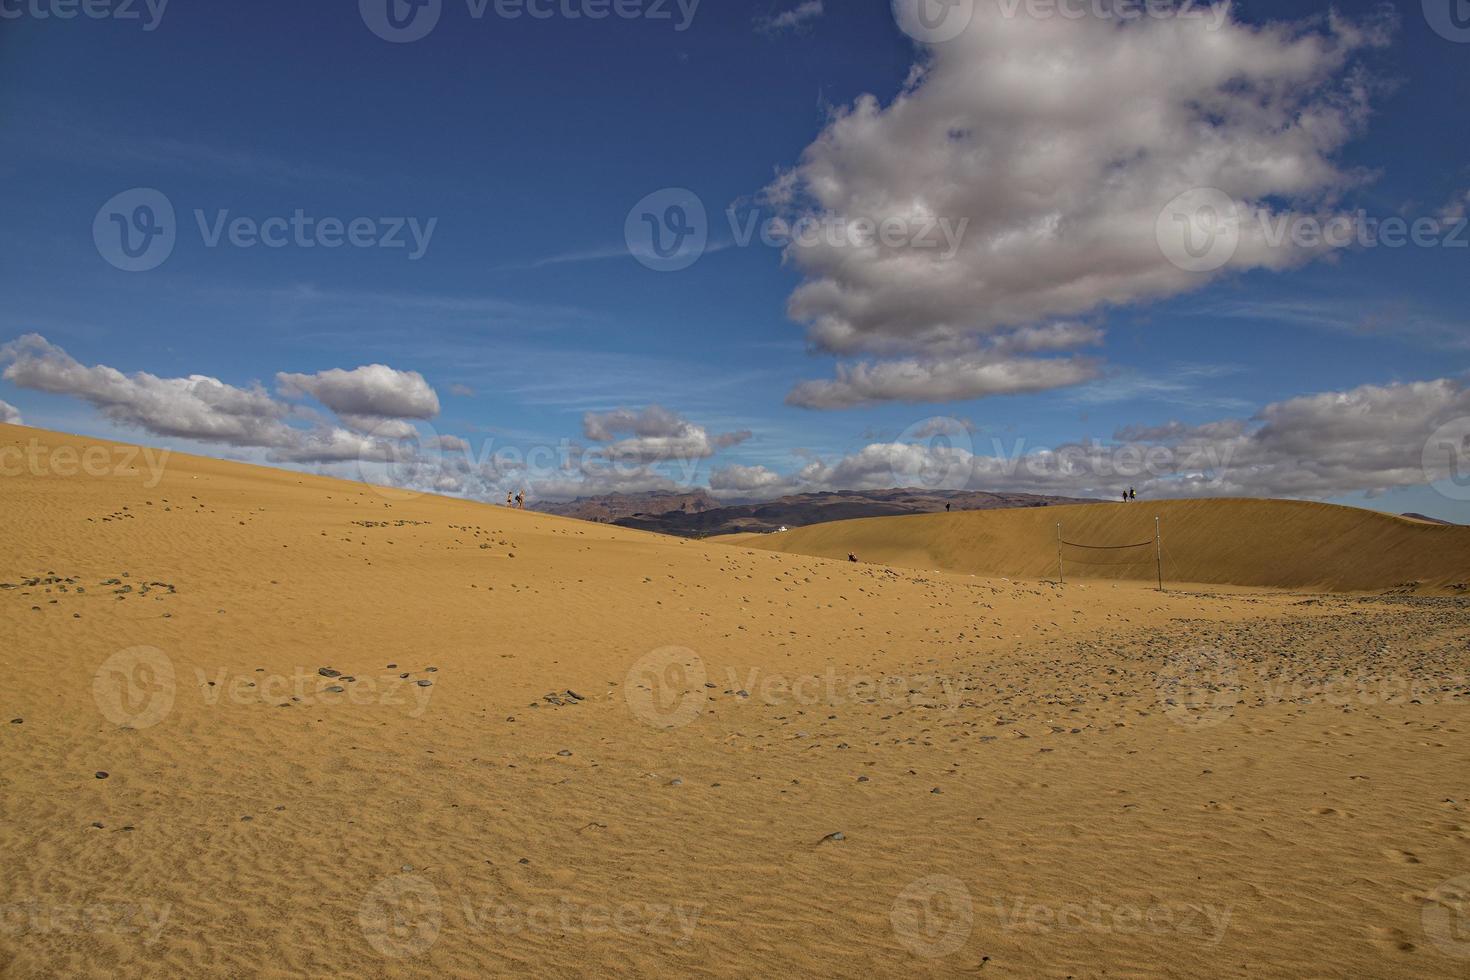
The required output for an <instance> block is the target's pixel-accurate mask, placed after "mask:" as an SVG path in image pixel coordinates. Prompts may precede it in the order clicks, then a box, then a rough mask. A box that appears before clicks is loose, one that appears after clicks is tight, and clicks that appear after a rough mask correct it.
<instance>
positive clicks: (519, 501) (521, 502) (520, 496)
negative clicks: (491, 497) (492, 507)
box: [505, 490, 526, 510]
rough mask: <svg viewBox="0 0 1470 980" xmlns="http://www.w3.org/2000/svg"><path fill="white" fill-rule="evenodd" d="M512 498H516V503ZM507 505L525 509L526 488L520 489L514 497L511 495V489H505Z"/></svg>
mask: <svg viewBox="0 0 1470 980" xmlns="http://www.w3.org/2000/svg"><path fill="white" fill-rule="evenodd" d="M512 499H514V503H512ZM505 506H507V507H513V508H515V509H516V510H525V509H526V491H524V490H522V491H520V492H519V493H517V494H516V495H515V497H514V498H512V497H511V493H510V491H509V490H507V491H505Z"/></svg>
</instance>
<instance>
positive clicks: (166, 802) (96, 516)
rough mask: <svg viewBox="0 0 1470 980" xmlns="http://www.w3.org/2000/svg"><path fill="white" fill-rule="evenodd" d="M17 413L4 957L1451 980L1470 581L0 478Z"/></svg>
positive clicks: (94, 971)
mask: <svg viewBox="0 0 1470 980" xmlns="http://www.w3.org/2000/svg"><path fill="white" fill-rule="evenodd" d="M31 439H37V440H39V443H38V445H39V446H41V447H44V449H45V450H46V451H45V452H44V453H42V454H41V455H40V457H39V458H40V459H41V460H42V461H43V465H41V466H40V467H39V470H40V472H39V473H30V472H22V473H20V474H19V475H6V476H3V477H0V583H4V584H6V585H9V586H11V587H10V588H4V589H0V622H3V624H4V626H5V632H4V636H5V646H4V647H3V656H0V668H3V671H4V683H3V684H0V854H3V855H4V860H5V872H6V873H5V874H4V875H0V973H3V974H4V975H6V976H25V977H30V976H57V975H95V976H115V975H134V976H135V975H143V974H148V975H157V974H159V973H160V972H163V973H169V974H185V973H186V974H189V975H229V976H241V975H256V974H262V975H267V976H288V975H291V976H297V975H310V976H326V975H354V976H387V975H395V976H396V975H410V976H439V975H446V974H452V975H479V976H484V975H503V974H526V975H537V976H580V975H586V974H588V973H598V974H610V973H626V974H630V975H645V976H654V975H668V974H670V973H673V972H679V973H689V974H695V975H719V976H729V975H741V976H748V975H757V974H764V973H771V974H779V975H787V974H795V975H814V976H856V975H864V976H875V975H882V976H889V975H910V974H912V975H925V976H927V975H933V976H962V975H963V976H970V975H974V974H976V973H977V971H978V972H981V973H983V974H984V975H991V974H994V975H998V976H1015V977H1030V976H1068V975H1074V976H1100V975H1109V976H1113V975H1125V976H1184V975H1195V976H1197V975H1201V974H1204V975H1218V976H1247V975H1249V976H1278V975H1280V976H1307V975H1311V976H1344V977H1345V976H1369V975H1371V976H1379V977H1391V976H1403V977H1411V976H1412V977H1420V976H1464V975H1465V973H1466V971H1467V968H1470V942H1467V940H1470V936H1467V935H1466V934H1465V933H1464V932H1463V931H1457V928H1459V927H1463V925H1464V922H1465V921H1470V920H1466V919H1457V918H1456V916H1457V915H1459V914H1461V913H1464V912H1466V911H1470V909H1467V906H1466V902H1467V901H1470V878H1462V877H1459V876H1462V875H1465V874H1467V873H1470V815H1467V814H1466V812H1465V810H1466V806H1467V802H1466V801H1467V800H1470V742H1467V740H1466V735H1465V731H1466V724H1465V716H1466V712H1467V711H1470V695H1467V691H1470V688H1467V682H1466V680H1465V674H1466V672H1467V661H1470V651H1467V649H1466V642H1465V636H1466V634H1467V625H1470V615H1467V609H1466V605H1465V602H1464V600H1459V599H1423V598H1406V599H1393V600H1379V599H1372V600H1369V599H1354V598H1347V597H1337V598H1334V597H1323V598H1314V599H1306V600H1304V599H1302V597H1300V596H1271V595H1262V596H1250V595H1231V596H1210V595H1198V594H1195V595H1191V594H1177V593H1176V594H1165V595H1159V594H1157V593H1153V592H1150V591H1148V590H1146V589H1143V588H1139V587H1136V586H1131V585H1126V584H1125V585H1115V584H1110V583H1093V584H1090V585H1087V584H1083V585H1077V586H1069V587H1068V588H1067V589H1066V590H1060V589H1057V588H1056V587H1054V586H1050V585H1045V584H1038V583H1034V582H1026V583H1022V582H1007V581H1002V580H999V579H991V580H987V579H981V578H974V577H971V576H969V575H966V574H942V573H939V574H936V573H916V572H913V571H909V570H905V569H901V568H897V567H894V568H884V567H882V566H876V565H852V564H849V563H847V562H845V561H837V562H834V561H829V560H825V559H820V558H811V557H804V556H790V555H781V554H773V553H768V552H762V551H753V550H749V549H744V548H738V547H731V546H729V545H721V544H716V543H699V542H691V541H679V540H675V539H669V538H661V537H657V536H654V535H649V534H641V533H638V532H631V531H624V530H620V529H613V528H608V527H604V526H598V525H593V524H583V523H579V522H575V521H571V520H565V519H558V518H554V517H548V516H544V515H537V514H530V513H517V512H510V511H507V510H505V509H503V508H497V507H487V506H482V505H476V504H471V503H467V502H460V501H452V500H446V499H442V498H432V497H418V498H402V497H396V496H395V497H385V496H384V495H383V493H381V492H379V491H377V490H374V489H372V488H368V487H364V486H361V485H356V484H348V483H341V482H336V481H331V480H326V479H319V478H313V477H308V476H303V475H299V474H295V473H283V472H277V471H272V470H268V469H261V468H255V467H245V466H240V465H236V464H229V463H222V462H217V461H211V460H202V459H196V458H187V457H182V456H178V455H175V456H173V457H171V458H170V459H168V460H167V464H166V466H165V467H164V469H163V471H162V474H161V481H160V482H158V483H157V484H156V485H150V484H152V483H153V480H152V477H150V475H149V473H148V471H147V470H146V469H141V470H136V469H128V468H119V467H114V470H113V471H110V472H108V473H107V474H106V475H66V474H68V473H69V472H70V470H71V469H72V467H71V466H69V465H68V464H67V459H68V458H69V457H68V456H67V455H66V454H65V453H62V454H61V455H58V454H56V453H55V452H54V450H56V449H57V448H58V447H68V446H70V447H73V448H75V449H78V450H81V449H83V448H85V447H87V446H94V447H101V449H100V450H99V452H106V453H108V454H111V455H110V458H111V459H113V460H114V463H121V462H122V461H123V459H122V456H121V455H120V454H123V453H125V452H126V451H125V450H123V449H121V448H118V447H113V446H111V445H110V444H101V443H94V442H91V441H88V440H83V439H80V438H76V437H70V436H61V435H55V434H51V433H42V432H37V431H36V430H29V429H19V428H14V427H0V465H5V464H6V459H7V457H6V456H5V455H4V451H5V449H6V448H7V447H22V448H23V447H25V446H26V444H27V443H28V441H29V440H31ZM98 458H100V457H98ZM12 461H13V457H12ZM133 462H135V463H136V462H138V460H134V461H133ZM977 516H988V515H977ZM919 520H923V519H922V518H920V519H919ZM1405 577H1406V578H1407V577H1413V576H1405ZM1418 577H1421V578H1427V577H1428V576H1427V575H1421V576H1418ZM144 586H147V589H146V591H145V590H144ZM320 668H329V669H331V670H334V671H338V672H341V674H342V675H343V676H341V677H324V676H321V675H320V674H319V673H318V671H319V669H320ZM403 674H407V675H408V676H407V677H402V676H400V675H403ZM1342 678H1347V679H1350V680H1349V681H1348V682H1347V683H1337V684H1336V685H1335V686H1331V687H1328V688H1325V689H1324V687H1323V684H1324V682H1331V681H1333V680H1334V679H1342ZM422 681H427V682H429V683H428V686H420V682H422ZM333 687H337V688H341V690H340V691H333V690H330V688H333ZM568 692H575V696H574V695H573V694H571V693H568ZM579 699H580V700H579ZM104 772H105V773H106V774H107V778H105V779H103V778H98V777H97V774H98V773H104ZM838 833H840V834H841V838H840V839H834V838H831V837H829V835H833V834H838Z"/></svg>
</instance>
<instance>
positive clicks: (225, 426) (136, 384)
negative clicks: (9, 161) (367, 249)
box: [0, 334, 437, 463]
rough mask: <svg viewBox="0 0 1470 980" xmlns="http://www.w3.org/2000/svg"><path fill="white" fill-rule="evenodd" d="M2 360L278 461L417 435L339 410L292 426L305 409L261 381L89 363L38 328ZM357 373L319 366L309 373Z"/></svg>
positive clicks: (164, 429) (57, 389)
mask: <svg viewBox="0 0 1470 980" xmlns="http://www.w3.org/2000/svg"><path fill="white" fill-rule="evenodd" d="M0 362H9V363H8V364H7V365H6V368H5V371H4V372H3V374H0V377H3V378H4V379H5V380H6V381H9V382H10V383H12V384H15V385H18V386H19V387H22V388H30V389H33V390H36V391H45V392H50V393H52V394H58V395H70V396H72V397H74V398H80V399H82V400H83V401H86V402H88V403H89V404H91V405H92V406H94V407H95V408H96V409H97V410H98V411H100V412H101V413H102V415H103V416H104V417H106V418H107V419H108V420H110V421H112V422H115V423H117V424H119V425H124V426H130V427H133V428H137V429H142V430H143V431H145V432H149V433H152V434H153V435H158V436H165V437H171V438H180V439H192V440H197V441H200V442H207V443H220V444H224V445H228V446H238V447H248V448H259V449H264V450H267V458H268V459H270V460H272V461H277V462H293V463H327V462H339V461H346V460H364V461H386V460H390V459H394V458H397V457H399V456H401V455H402V454H403V451H402V450H401V449H399V448H397V447H395V446H394V445H393V442H395V441H397V440H401V439H407V438H412V437H413V436H414V435H416V432H415V430H414V428H413V426H411V425H409V424H407V423H406V422H402V421H398V420H393V419H387V418H382V417H379V416H371V415H364V416H352V415H345V416H343V421H344V424H346V426H347V428H342V427H339V426H332V425H325V424H321V423H317V424H315V425H313V426H312V427H311V428H305V429H303V428H297V427H295V426H292V425H290V424H288V420H290V419H293V418H298V417H302V416H303V415H305V416H307V417H309V415H310V413H303V412H301V411H300V410H298V409H297V408H296V407H294V406H292V405H289V404H287V403H285V402H282V401H278V400H277V399H275V398H273V397H272V396H271V394H270V393H269V392H268V391H266V390H265V389H264V388H263V387H261V386H260V385H253V386H251V387H248V388H241V387H237V386H235V385H230V384H226V383H225V382H223V381H220V380H219V379H217V378H211V377H208V376H206V375H200V374H194V375H189V376H188V377H182V378H160V377H158V376H157V375H153V374H149V373H147V372H146V371H139V372H136V373H134V374H124V373H123V372H121V371H118V370H117V369H115V368H111V367H108V366H106V365H104V364H97V365H92V366H88V365H85V364H82V363H80V362H79V361H77V360H76V359H75V358H74V357H72V356H71V355H70V354H68V353H67V352H66V351H65V350H63V349H62V348H60V347H58V346H56V345H55V344H53V343H51V342H50V341H48V340H47V339H46V338H45V337H42V336H40V335H39V334H26V335H25V336H23V337H20V338H19V339H17V340H14V341H11V342H10V343H8V344H5V345H3V346H0ZM361 370H363V369H359V371H361ZM384 370H386V371H389V372H391V373H392V374H394V375H401V374H404V372H395V371H392V369H390V368H385V369H384ZM356 373H357V372H323V373H322V375H319V376H315V377H318V378H319V377H322V376H329V377H335V375H337V374H342V375H349V376H350V375H354V374H356ZM410 374H411V372H410ZM291 377H293V378H306V377H309V376H304V375H294V376H291ZM412 377H414V378H418V380H419V381H420V382H421V381H422V380H423V379H422V378H419V376H418V375H416V374H412ZM324 390H327V391H328V397H330V398H333V399H334V400H335V401H337V402H338V404H341V405H344V406H349V405H357V404H362V403H361V402H354V401H352V400H351V399H350V398H347V397H345V396H344V397H337V396H338V394H339V393H340V392H342V391H343V390H344V388H343V387H342V386H340V385H338V386H334V387H330V388H329V389H324ZM430 394H432V392H430ZM416 397H418V402H417V404H418V405H420V406H422V405H424V404H425V401H424V399H423V398H422V396H421V395H419V396H416ZM324 403H325V402H324ZM372 404H374V405H377V406H379V407H381V408H384V409H386V408H387V407H388V406H392V405H393V404H394V403H393V402H392V400H391V399H380V400H379V401H377V402H373V403H372ZM436 404H437V403H436ZM329 407H330V406H329ZM369 433H370V434H369Z"/></svg>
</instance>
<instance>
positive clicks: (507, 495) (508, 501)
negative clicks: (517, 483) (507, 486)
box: [505, 490, 511, 507]
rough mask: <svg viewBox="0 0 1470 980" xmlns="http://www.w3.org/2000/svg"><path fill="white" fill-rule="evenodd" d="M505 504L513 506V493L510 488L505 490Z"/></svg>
mask: <svg viewBox="0 0 1470 980" xmlns="http://www.w3.org/2000/svg"><path fill="white" fill-rule="evenodd" d="M505 506H507V507H509V506H511V493H510V491H509V490H507V491H505Z"/></svg>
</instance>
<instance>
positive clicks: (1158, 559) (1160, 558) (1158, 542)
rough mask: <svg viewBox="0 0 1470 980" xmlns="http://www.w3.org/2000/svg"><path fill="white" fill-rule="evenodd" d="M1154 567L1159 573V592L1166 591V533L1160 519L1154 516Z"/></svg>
mask: <svg viewBox="0 0 1470 980" xmlns="http://www.w3.org/2000/svg"><path fill="white" fill-rule="evenodd" d="M1154 567H1155V568H1156V569H1157V570H1158V573H1159V591H1160V592H1163V591H1164V532H1163V530H1162V529H1161V528H1160V527H1159V517H1158V515H1157V514H1155V515H1154Z"/></svg>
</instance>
